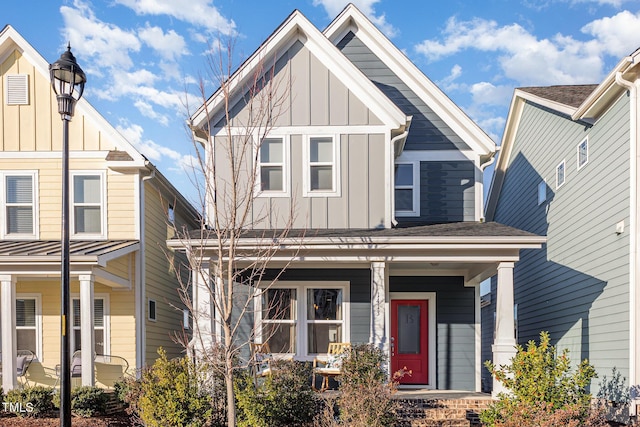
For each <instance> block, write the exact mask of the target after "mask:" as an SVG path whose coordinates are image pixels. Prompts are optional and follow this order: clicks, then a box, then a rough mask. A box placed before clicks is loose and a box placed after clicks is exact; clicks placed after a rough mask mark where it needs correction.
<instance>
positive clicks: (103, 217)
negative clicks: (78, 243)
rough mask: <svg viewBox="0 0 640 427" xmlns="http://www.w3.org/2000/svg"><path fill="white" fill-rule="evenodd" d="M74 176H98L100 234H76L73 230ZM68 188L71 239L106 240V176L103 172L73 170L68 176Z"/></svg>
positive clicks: (74, 220)
mask: <svg viewBox="0 0 640 427" xmlns="http://www.w3.org/2000/svg"><path fill="white" fill-rule="evenodd" d="M76 176H99V177H100V216H101V218H100V220H101V228H102V233H100V234H97V233H76V230H75V226H74V225H75V222H76V219H75V201H74V197H73V196H74V192H75V189H74V177H76ZM69 186H70V187H71V191H70V192H69V217H70V219H71V223H70V228H71V237H72V238H73V239H75V240H92V239H106V238H107V175H106V173H105V172H104V171H98V172H96V171H87V170H74V171H71V173H70V176H69Z"/></svg>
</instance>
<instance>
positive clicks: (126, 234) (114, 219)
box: [107, 172, 138, 239]
mask: <svg viewBox="0 0 640 427" xmlns="http://www.w3.org/2000/svg"><path fill="white" fill-rule="evenodd" d="M137 179H138V175H135V174H120V173H115V172H110V173H109V174H108V176H107V182H108V186H107V201H108V212H109V217H108V224H107V230H108V231H109V238H110V239H132V238H134V236H135V234H136V222H137V219H136V217H137V214H136V211H135V206H136V203H137V202H138V197H137V195H136V192H135V185H136V183H135V181H136V180H137Z"/></svg>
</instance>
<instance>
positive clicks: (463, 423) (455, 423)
mask: <svg viewBox="0 0 640 427" xmlns="http://www.w3.org/2000/svg"><path fill="white" fill-rule="evenodd" d="M470 425H471V424H470V423H469V421H468V420H465V419H464V418H463V419H454V420H411V421H403V422H401V423H400V424H398V427H469V426H470Z"/></svg>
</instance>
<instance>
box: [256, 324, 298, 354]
mask: <svg viewBox="0 0 640 427" xmlns="http://www.w3.org/2000/svg"><path fill="white" fill-rule="evenodd" d="M262 342H267V343H269V348H270V349H271V352H272V353H295V352H296V350H295V348H296V325H295V324H293V323H266V324H263V325H262Z"/></svg>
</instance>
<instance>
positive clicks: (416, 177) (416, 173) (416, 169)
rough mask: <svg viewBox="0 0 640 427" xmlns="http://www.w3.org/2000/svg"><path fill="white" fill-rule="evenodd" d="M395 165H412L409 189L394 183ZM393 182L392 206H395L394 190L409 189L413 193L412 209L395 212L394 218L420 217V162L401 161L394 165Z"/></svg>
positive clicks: (406, 186)
mask: <svg viewBox="0 0 640 427" xmlns="http://www.w3.org/2000/svg"><path fill="white" fill-rule="evenodd" d="M395 165H412V167H413V184H412V185H411V187H409V186H408V185H402V186H398V185H397V184H396V183H395ZM393 176H394V182H393V191H394V204H395V190H396V189H409V188H411V189H412V191H413V209H412V210H410V211H398V210H396V211H395V214H396V216H401V217H408V216H420V161H419V160H413V161H401V162H395V163H394V173H393Z"/></svg>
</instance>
